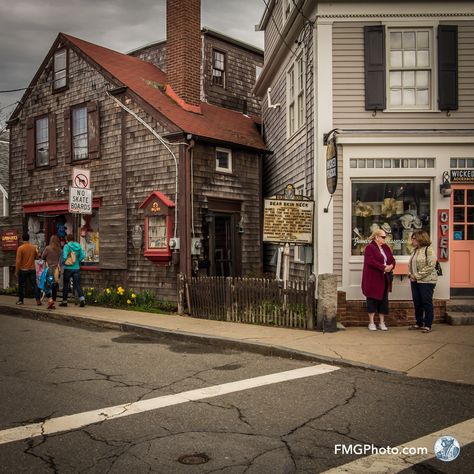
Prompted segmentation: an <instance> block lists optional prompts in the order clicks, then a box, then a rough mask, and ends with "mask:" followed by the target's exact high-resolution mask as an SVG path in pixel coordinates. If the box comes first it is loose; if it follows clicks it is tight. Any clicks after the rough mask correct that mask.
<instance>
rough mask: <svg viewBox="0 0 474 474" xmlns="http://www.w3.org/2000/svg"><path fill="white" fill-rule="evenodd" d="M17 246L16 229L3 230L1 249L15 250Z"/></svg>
mask: <svg viewBox="0 0 474 474" xmlns="http://www.w3.org/2000/svg"><path fill="white" fill-rule="evenodd" d="M17 248H18V232H17V231H16V230H4V231H3V232H2V250H3V251H4V252H8V251H15V250H16V249H17Z"/></svg>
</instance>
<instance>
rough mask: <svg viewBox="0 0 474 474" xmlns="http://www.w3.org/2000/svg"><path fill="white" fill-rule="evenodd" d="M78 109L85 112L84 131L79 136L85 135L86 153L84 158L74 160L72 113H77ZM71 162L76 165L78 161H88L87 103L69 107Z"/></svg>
mask: <svg viewBox="0 0 474 474" xmlns="http://www.w3.org/2000/svg"><path fill="white" fill-rule="evenodd" d="M80 109H84V110H85V121H86V127H85V128H86V131H85V132H83V133H81V134H80V135H85V143H86V153H85V156H84V157H82V158H75V154H74V149H75V146H74V138H75V135H74V123H75V122H74V112H75V111H77V110H80ZM70 113H71V162H72V163H76V162H80V161H85V160H88V159H89V111H88V108H87V103H83V104H77V105H75V106H73V107H71V112H70Z"/></svg>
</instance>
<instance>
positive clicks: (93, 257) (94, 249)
mask: <svg viewBox="0 0 474 474" xmlns="http://www.w3.org/2000/svg"><path fill="white" fill-rule="evenodd" d="M79 235H80V237H79V243H80V244H81V247H82V250H84V255H85V259H84V260H83V262H82V264H81V265H82V266H88V265H91V266H93V265H97V264H98V263H99V253H100V245H99V215H98V212H97V211H94V213H93V214H92V215H87V214H83V215H81V227H80V229H79Z"/></svg>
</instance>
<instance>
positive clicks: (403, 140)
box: [337, 134, 474, 145]
mask: <svg viewBox="0 0 474 474" xmlns="http://www.w3.org/2000/svg"><path fill="white" fill-rule="evenodd" d="M337 143H338V144H340V145H384V144H387V145H403V144H421V145H422V144H432V143H439V144H450V143H453V144H462V145H474V136H473V135H470V136H469V135H463V136H459V135H458V136H456V135H449V136H439V135H417V136H413V135H397V136H374V135H362V136H361V135H358V136H355V135H344V134H339V135H338V137H337Z"/></svg>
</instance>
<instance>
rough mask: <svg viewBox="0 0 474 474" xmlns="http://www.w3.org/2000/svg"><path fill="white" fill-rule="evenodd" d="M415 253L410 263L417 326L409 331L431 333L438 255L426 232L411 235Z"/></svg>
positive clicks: (421, 231)
mask: <svg viewBox="0 0 474 474" xmlns="http://www.w3.org/2000/svg"><path fill="white" fill-rule="evenodd" d="M411 242H412V245H413V253H412V254H411V257H410V261H409V263H408V269H409V274H408V277H409V278H410V286H411V294H412V298H413V304H414V306H415V318H416V324H414V325H413V326H410V327H409V329H415V330H420V331H421V332H424V333H427V332H431V324H432V323H433V292H434V289H435V286H436V282H437V281H438V273H437V272H436V253H435V251H434V249H433V247H432V246H431V240H430V236H429V235H428V233H427V232H425V231H424V230H416V231H415V232H413V234H412V235H411Z"/></svg>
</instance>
